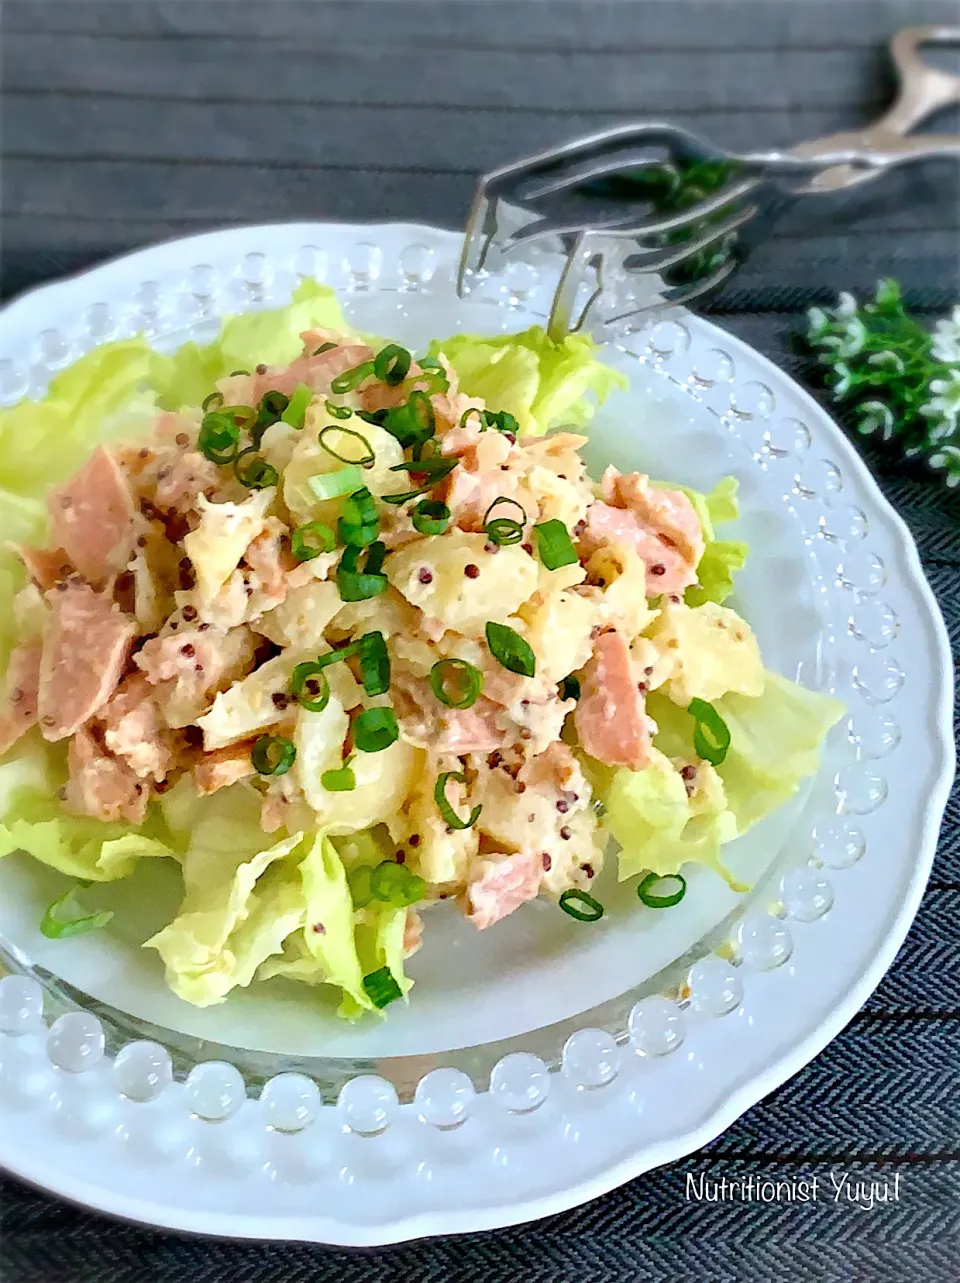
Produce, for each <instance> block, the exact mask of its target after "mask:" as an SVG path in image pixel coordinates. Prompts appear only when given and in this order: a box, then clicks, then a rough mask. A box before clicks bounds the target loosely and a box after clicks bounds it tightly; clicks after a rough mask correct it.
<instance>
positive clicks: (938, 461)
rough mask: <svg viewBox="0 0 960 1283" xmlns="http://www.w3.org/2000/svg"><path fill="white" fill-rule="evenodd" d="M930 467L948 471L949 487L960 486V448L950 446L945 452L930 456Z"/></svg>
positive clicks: (939, 451) (941, 451) (947, 480)
mask: <svg viewBox="0 0 960 1283" xmlns="http://www.w3.org/2000/svg"><path fill="white" fill-rule="evenodd" d="M930 466H931V467H932V468H943V469H945V470H946V472H947V476H946V482H947V485H948V486H950V487H953V486H956V485H960V446H955V445H948V446H946V447H945V448H944V449H943V450H938V451H937V453H936V454H932V455H931V456H930Z"/></svg>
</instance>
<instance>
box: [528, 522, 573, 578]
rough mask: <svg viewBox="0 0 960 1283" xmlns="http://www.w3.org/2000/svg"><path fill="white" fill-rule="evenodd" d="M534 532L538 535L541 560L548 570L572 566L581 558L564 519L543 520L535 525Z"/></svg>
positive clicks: (538, 549)
mask: <svg viewBox="0 0 960 1283" xmlns="http://www.w3.org/2000/svg"><path fill="white" fill-rule="evenodd" d="M533 533H534V534H535V535H536V536H537V551H538V552H539V553H540V560H541V561H542V562H543V564H544V565H545V566H546V568H547V569H548V570H559V569H560V567H561V566H572V565H574V564H576V563H577V562H578V561H579V560H580V558H579V557H578V556H577V550H576V549H575V548H574V546H573V540H572V539H571V538H570V532H569V530H568V529H567V527H566V526H565V525H564V524H563V522H562V521H558V520H557V519H556V518H553V519H552V520H551V521H541V522H540V524H539V525H536V526H534V527H533Z"/></svg>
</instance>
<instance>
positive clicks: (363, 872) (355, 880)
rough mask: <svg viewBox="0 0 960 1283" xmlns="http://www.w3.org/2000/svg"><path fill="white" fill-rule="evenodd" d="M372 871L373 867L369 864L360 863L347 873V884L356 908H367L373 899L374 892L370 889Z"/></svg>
mask: <svg viewBox="0 0 960 1283" xmlns="http://www.w3.org/2000/svg"><path fill="white" fill-rule="evenodd" d="M372 873H373V869H372V867H371V866H370V865H369V864H358V865H357V867H356V868H355V869H351V870H350V872H349V873H348V874H347V886H348V887H349V888H350V898H351V899H352V900H353V907H354V908H355V909H365V908H366V907H367V905H368V904H369V903H370V901H371V900H372V899H373V892H372V891H371V890H370V876H371V874H372Z"/></svg>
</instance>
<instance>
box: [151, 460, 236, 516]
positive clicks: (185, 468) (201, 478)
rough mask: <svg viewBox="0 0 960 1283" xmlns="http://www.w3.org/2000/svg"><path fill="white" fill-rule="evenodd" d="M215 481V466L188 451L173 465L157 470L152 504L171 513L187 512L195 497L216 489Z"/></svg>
mask: <svg viewBox="0 0 960 1283" xmlns="http://www.w3.org/2000/svg"><path fill="white" fill-rule="evenodd" d="M219 480H220V472H219V470H218V468H217V466H216V464H214V463H211V462H210V460H209V459H206V458H204V456H203V455H202V454H199V453H198V452H197V451H195V450H190V451H188V452H187V453H186V454H182V455H180V456H179V458H178V459H176V461H175V462H174V463H172V464H166V465H164V466H163V467H162V468H160V469H159V471H158V472H157V488H156V490H155V492H154V494H155V498H154V503H155V504H156V506H157V507H158V508H163V509H166V510H172V511H173V512H180V513H184V512H189V511H190V509H191V508H193V507H194V506H195V505H196V502H197V498H198V496H199V495H201V494H203V493H204V491H206V490H210V489H212V488H213V487H214V486H216V484H217V482H218V481H219Z"/></svg>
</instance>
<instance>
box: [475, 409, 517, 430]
mask: <svg viewBox="0 0 960 1283" xmlns="http://www.w3.org/2000/svg"><path fill="white" fill-rule="evenodd" d="M483 417H484V419H485V420H486V422H487V427H488V428H496V429H497V431H498V432H512V433H513V434H514V436H517V435H518V434H519V432H520V424H519V423H518V422H517V421H516V419H515V418H514V417H513V415H512V414H509V413H508V412H507V411H506V410H498V411H496V412H494V411H493V410H484V412H483Z"/></svg>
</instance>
